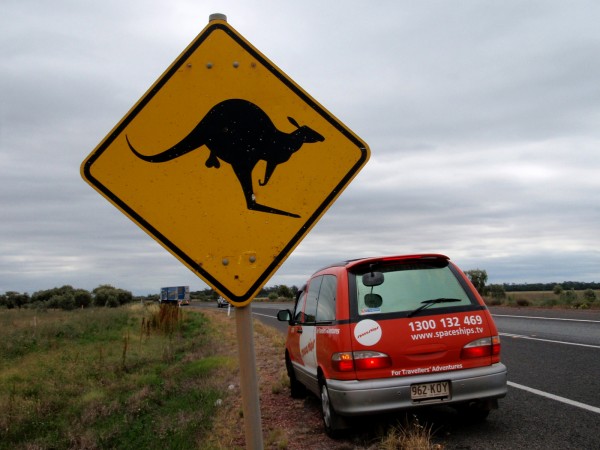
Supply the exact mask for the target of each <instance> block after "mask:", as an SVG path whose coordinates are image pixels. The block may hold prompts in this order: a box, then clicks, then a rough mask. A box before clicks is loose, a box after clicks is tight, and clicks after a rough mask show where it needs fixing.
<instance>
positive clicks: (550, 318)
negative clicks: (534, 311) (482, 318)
mask: <svg viewBox="0 0 600 450" xmlns="http://www.w3.org/2000/svg"><path fill="white" fill-rule="evenodd" d="M492 316H493V317H513V318H515V319H541V320H563V321H566V322H589V323H600V320H591V319H563V318H560V317H537V316H514V315H510V314H492Z"/></svg>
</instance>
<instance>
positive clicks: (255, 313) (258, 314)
mask: <svg viewBox="0 0 600 450" xmlns="http://www.w3.org/2000/svg"><path fill="white" fill-rule="evenodd" d="M252 314H254V315H255V316H263V317H268V318H269V319H277V317H276V316H269V315H268V314H260V313H257V312H254V311H252Z"/></svg>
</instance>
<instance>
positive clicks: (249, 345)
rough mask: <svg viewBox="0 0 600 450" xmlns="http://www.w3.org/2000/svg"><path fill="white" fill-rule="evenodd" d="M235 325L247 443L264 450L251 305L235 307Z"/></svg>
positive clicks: (257, 449)
mask: <svg viewBox="0 0 600 450" xmlns="http://www.w3.org/2000/svg"><path fill="white" fill-rule="evenodd" d="M235 325H236V332H237V340H238V352H239V360H240V361H239V362H240V389H241V391H242V410H243V411H244V432H245V435H246V445H247V446H248V448H249V449H251V450H262V448H263V436H262V424H261V415H260V398H259V395H258V392H259V390H258V376H257V371H256V356H255V352H254V332H253V330H254V328H253V325H252V307H251V305H246V306H242V307H239V308H235Z"/></svg>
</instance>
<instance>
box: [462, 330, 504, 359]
mask: <svg viewBox="0 0 600 450" xmlns="http://www.w3.org/2000/svg"><path fill="white" fill-rule="evenodd" d="M498 355H500V336H492V337H488V338H482V339H477V340H476V341H473V342H469V343H468V344H467V345H465V346H464V347H463V349H462V351H461V352H460V357H461V358H462V359H469V358H481V357H484V356H498Z"/></svg>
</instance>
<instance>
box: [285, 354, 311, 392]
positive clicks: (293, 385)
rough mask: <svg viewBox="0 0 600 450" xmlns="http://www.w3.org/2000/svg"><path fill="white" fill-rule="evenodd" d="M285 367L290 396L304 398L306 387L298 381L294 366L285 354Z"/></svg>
mask: <svg viewBox="0 0 600 450" xmlns="http://www.w3.org/2000/svg"><path fill="white" fill-rule="evenodd" d="M285 367H286V369H287V374H288V378H289V379H290V396H291V397H292V398H304V397H306V387H305V386H304V385H303V384H302V383H300V382H299V381H298V379H297V378H296V373H295V372H294V367H293V366H292V363H291V361H290V357H289V355H288V354H287V353H286V355H285Z"/></svg>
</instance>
